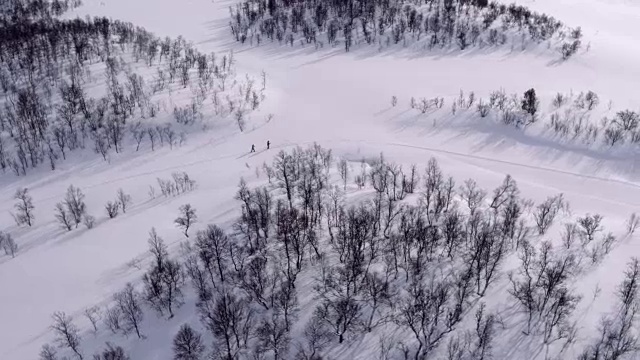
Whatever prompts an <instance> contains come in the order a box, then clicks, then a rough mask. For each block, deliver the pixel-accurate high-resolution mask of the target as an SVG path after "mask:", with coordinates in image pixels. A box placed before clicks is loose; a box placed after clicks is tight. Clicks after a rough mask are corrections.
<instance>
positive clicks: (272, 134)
mask: <svg viewBox="0 0 640 360" xmlns="http://www.w3.org/2000/svg"><path fill="white" fill-rule="evenodd" d="M234 3H235V1H233V0H216V1H209V0H185V1H173V0H157V1H147V0H144V1H142V0H141V1H125V0H84V5H82V6H81V7H79V8H77V9H74V10H73V11H71V12H69V13H67V14H65V16H66V17H68V18H73V17H76V16H79V17H84V16H86V15H89V16H106V17H110V18H113V19H120V20H124V21H129V22H132V23H133V24H135V25H138V26H142V27H144V28H146V29H147V30H149V31H151V32H153V33H155V34H156V35H158V36H161V37H164V36H170V37H173V38H175V37H178V36H182V37H183V38H184V39H186V40H187V41H190V42H193V43H194V45H195V47H196V48H197V49H198V50H200V51H202V52H204V53H208V52H212V51H213V52H216V53H220V54H222V53H224V52H225V51H229V50H233V54H234V58H235V61H236V66H237V68H238V73H239V74H244V73H248V74H250V75H251V76H253V77H255V78H256V79H259V78H260V76H261V72H262V71H264V72H265V73H266V75H267V76H266V89H267V90H266V94H267V96H266V100H265V101H264V102H263V104H262V106H261V108H260V110H258V111H257V112H254V113H251V114H250V115H248V116H249V117H248V119H247V129H246V130H245V131H244V132H242V133H241V132H239V131H237V127H235V125H234V124H233V122H231V123H230V124H227V125H224V126H223V125H221V126H219V127H217V126H213V128H212V129H208V130H205V131H195V132H193V133H190V134H189V136H188V138H187V141H186V143H185V144H184V145H182V146H180V147H176V148H175V149H173V150H169V149H168V148H167V147H164V148H162V149H160V150H157V151H154V152H151V151H149V149H147V148H146V147H145V148H144V149H143V151H142V152H140V153H138V152H133V150H131V151H125V152H123V153H122V154H117V155H113V157H112V158H111V159H110V161H109V162H106V161H103V160H102V157H100V156H99V155H95V156H89V155H87V156H78V157H75V158H70V160H67V161H65V162H61V163H60V164H59V165H58V168H57V169H56V170H55V171H49V170H48V169H47V168H46V166H43V168H42V169H37V170H36V171H33V172H32V173H28V174H27V175H26V176H19V177H17V176H14V175H13V174H11V173H6V174H3V175H1V177H0V183H1V184H2V187H1V188H0V213H2V214H4V215H3V216H2V217H0V225H1V226H2V228H3V229H5V231H6V232H10V233H11V234H12V236H13V237H14V238H15V239H16V241H17V243H18V245H19V246H20V250H19V253H18V255H17V256H16V257H15V258H10V257H9V256H3V257H1V258H0V288H2V291H1V292H0V358H2V359H12V360H13V359H16V360H23V359H24V360H26V359H34V358H36V357H37V355H38V352H39V351H40V346H41V345H42V344H44V343H48V342H50V341H51V340H52V338H53V335H52V333H51V331H50V329H49V326H50V325H51V323H52V320H51V315H52V314H53V313H54V312H55V311H64V312H66V313H67V314H69V315H72V316H73V317H74V319H76V323H77V324H78V325H79V326H80V328H81V333H82V338H83V342H82V348H83V349H84V352H85V358H88V357H89V354H92V353H94V352H96V351H99V350H101V349H102V348H103V345H104V342H105V341H106V340H109V341H112V342H113V343H115V344H118V345H121V346H123V347H124V348H125V350H126V351H127V353H128V354H129V356H130V357H131V359H169V358H171V356H172V355H171V354H172V350H171V341H172V339H173V336H174V335H175V333H176V332H177V331H178V328H179V327H180V325H182V324H183V323H185V322H189V323H191V324H192V326H193V327H194V328H196V329H198V330H199V331H201V332H202V333H203V334H204V333H206V330H205V329H204V327H203V326H202V325H200V324H199V321H198V314H197V312H196V310H195V305H194V304H195V298H196V295H195V293H194V291H191V290H190V291H188V292H187V296H186V297H187V299H186V304H185V306H183V307H182V308H180V309H179V310H178V311H176V316H175V317H174V318H172V319H170V320H165V319H164V318H158V317H156V316H155V314H154V313H153V312H152V311H151V310H148V313H146V316H145V321H144V322H143V325H142V332H143V333H144V334H145V335H146V339H143V340H138V339H137V337H136V336H135V335H129V336H128V337H124V336H122V335H110V334H109V333H108V330H106V329H101V330H100V331H99V332H98V334H96V335H94V334H92V333H91V331H90V326H91V325H90V324H89V322H88V321H87V320H86V319H84V318H83V316H82V312H83V310H84V309H86V308H88V307H91V306H94V305H103V304H106V303H108V302H110V301H111V298H112V294H113V293H115V292H116V291H119V290H120V289H122V288H123V287H124V285H125V284H126V283H127V282H133V283H134V284H139V283H140V279H141V277H142V274H143V273H144V270H145V268H146V267H147V265H148V263H150V262H151V261H152V260H151V257H150V256H149V255H147V253H148V250H147V248H148V245H147V238H148V232H149V230H150V229H151V228H152V227H155V228H156V230H157V232H158V234H160V235H161V236H162V237H163V238H164V239H165V240H166V242H167V243H168V244H169V247H170V252H171V254H175V256H178V254H179V249H178V245H179V243H180V242H182V241H184V236H183V235H182V233H181V231H180V230H179V229H177V228H176V227H175V225H174V219H175V218H176V216H177V210H178V207H179V206H180V205H182V204H187V203H189V204H191V205H192V206H193V207H194V208H196V209H197V211H198V215H199V222H198V223H197V224H196V225H194V229H193V230H192V232H193V233H195V231H197V230H202V229H204V228H205V227H206V224H217V225H219V226H221V227H223V228H225V229H231V225H232V223H233V222H234V220H235V219H236V218H237V217H238V216H239V215H240V206H239V201H237V200H235V199H234V195H235V193H236V190H237V185H238V182H239V179H240V177H243V178H245V179H246V180H247V182H249V183H250V184H251V185H252V186H253V185H256V186H257V185H262V184H265V183H266V182H267V179H266V175H265V174H264V173H263V172H262V170H261V169H262V165H263V163H265V162H266V163H270V162H271V161H272V159H273V157H274V155H275V153H276V152H277V151H279V150H281V149H282V150H287V151H289V150H292V149H293V148H294V147H295V146H301V147H307V146H309V145H312V144H313V143H317V144H319V145H321V146H322V147H324V148H327V149H332V151H333V154H334V156H335V157H339V158H344V159H347V160H349V161H350V162H351V164H352V168H353V173H354V174H355V173H357V172H358V169H359V166H360V161H361V159H363V158H365V159H368V160H371V159H376V158H378V157H379V154H380V153H383V154H384V158H385V159H386V160H388V161H392V162H395V163H397V164H402V165H403V166H404V168H405V169H408V168H410V166H411V164H416V165H417V166H418V168H419V169H423V168H425V167H426V166H427V163H428V161H429V159H430V158H431V157H434V158H436V159H437V161H438V163H439V165H440V167H441V168H442V169H443V171H444V173H446V174H448V175H451V176H453V177H454V178H455V179H457V180H458V184H461V183H462V182H463V180H464V179H467V178H473V179H475V180H476V181H477V182H478V184H479V185H480V186H481V187H483V188H485V189H493V188H495V187H497V186H498V185H499V184H500V183H501V182H502V181H503V179H504V177H505V175H506V174H510V175H511V176H513V178H514V179H516V181H517V182H518V186H519V188H520V191H521V193H522V195H523V196H524V197H525V198H529V199H532V200H533V201H535V202H536V203H539V202H542V201H544V199H545V198H547V197H548V196H550V195H555V194H558V193H562V194H564V198H565V199H566V200H567V201H568V202H569V203H570V204H571V214H572V216H582V215H584V214H587V213H592V214H593V213H599V214H601V215H603V217H604V221H603V224H604V225H605V227H606V229H607V231H611V232H612V233H613V234H614V235H615V236H616V237H617V238H618V239H619V241H618V243H617V244H616V246H615V247H614V248H613V249H612V250H611V251H610V253H609V254H607V255H606V256H605V257H603V259H602V260H601V261H600V262H599V263H598V264H597V266H594V267H592V268H590V269H589V270H587V271H585V272H584V273H582V274H580V276H579V278H578V279H576V280H575V284H572V285H574V286H575V288H576V291H577V292H578V293H579V294H581V295H582V296H583V299H582V301H581V302H580V303H579V305H578V307H577V309H576V310H575V312H574V315H573V317H572V318H573V319H575V320H579V324H578V333H577V338H576V339H575V341H574V343H573V344H572V347H571V349H570V350H568V351H567V352H564V353H562V354H561V355H557V354H553V356H559V358H576V357H577V356H578V354H579V353H580V352H581V351H582V350H583V348H584V347H585V346H587V345H588V344H590V343H592V341H593V339H594V338H596V337H597V336H598V330H597V327H598V325H599V321H600V317H601V316H602V315H603V314H606V313H609V312H610V311H612V310H613V308H614V306H615V301H616V295H615V292H616V289H617V286H618V284H619V283H620V282H621V281H622V279H623V276H624V270H625V269H626V266H627V263H628V261H629V260H630V259H631V258H632V257H634V256H640V248H639V246H638V245H637V240H638V239H637V235H635V236H633V235H632V236H627V235H626V230H625V222H626V221H627V219H628V218H629V215H630V214H631V213H633V212H636V211H638V209H639V205H640V181H639V180H640V168H638V154H637V144H635V145H632V144H624V145H623V146H620V147H611V146H605V145H602V144H591V145H584V144H575V143H572V142H569V141H566V140H563V139H558V138H555V137H554V136H553V135H552V134H550V133H549V131H548V129H545V128H544V127H543V125H541V124H540V125H539V126H538V124H536V126H532V128H531V129H527V131H526V132H524V131H522V130H520V129H514V128H513V127H509V126H506V125H503V124H501V123H499V121H494V122H491V121H481V120H480V119H479V118H476V117H473V116H472V115H468V116H467V115H465V114H464V113H463V114H462V115H457V116H453V115H451V112H450V103H451V102H452V101H455V99H457V98H458V95H459V93H460V91H461V89H462V90H464V91H465V93H467V94H468V93H469V92H471V91H473V92H475V94H476V95H477V96H478V97H481V98H485V99H487V98H488V97H489V95H490V93H491V92H492V91H495V90H498V89H501V88H502V89H505V91H506V92H507V93H518V94H522V93H523V92H524V91H526V90H527V89H529V88H535V90H536V92H537V93H538V95H539V96H540V98H541V112H542V113H543V114H546V115H547V116H549V115H550V114H551V112H552V110H551V109H552V105H551V102H552V98H553V96H554V95H555V94H556V93H557V92H562V93H567V94H568V93H570V92H573V93H575V94H577V93H579V92H581V91H585V92H586V91H587V90H592V91H594V92H596V93H597V94H598V95H599V96H600V98H601V105H600V107H599V109H598V110H597V111H599V112H598V113H597V114H602V115H594V119H595V120H594V121H599V117H600V116H610V117H611V116H613V115H614V114H615V112H616V111H618V110H623V109H632V110H633V109H637V101H638V98H637V90H636V89H637V82H638V79H640V65H639V64H640V46H638V45H637V41H635V34H637V33H638V30H640V22H639V21H638V20H639V19H640V6H639V5H638V4H635V3H633V2H631V1H622V0H616V1H614V0H610V1H608V0H583V1H562V2H560V1H551V0H535V1H521V0H518V1H517V3H520V4H522V5H525V6H527V7H530V8H532V9H533V10H536V11H541V12H545V13H548V14H551V15H553V16H554V17H556V18H558V19H560V20H561V21H563V22H565V23H567V24H569V25H571V26H581V27H582V30H583V33H584V38H583V49H581V50H580V51H579V52H578V54H576V55H575V56H574V57H572V58H571V59H569V60H567V61H561V60H559V54H558V53H557V52H553V51H551V52H548V51H542V50H541V51H535V52H528V51H520V50H518V49H502V50H495V51H491V52H482V53H480V52H474V51H473V50H469V51H467V52H455V53H430V52H427V51H426V52H424V53H416V52H415V51H403V50H402V49H397V51H396V50H389V49H387V50H384V51H381V52H377V51H371V49H366V48H362V49H361V48H355V49H353V50H352V51H351V52H349V53H345V52H344V50H343V49H342V48H341V47H337V48H324V49H319V50H316V49H314V48H313V47H312V46H305V47H299V46H297V47H287V46H286V45H270V44H267V45H261V46H257V47H256V46H251V45H249V44H239V43H237V42H235V41H234V40H233V38H232V37H231V35H230V30H229V26H228V23H229V7H230V6H233V5H234ZM240 78H242V76H240ZM392 96H396V97H397V99H398V104H397V105H396V106H392V105H391V98H392ZM412 97H415V98H416V99H419V98H423V97H424V98H427V99H430V98H435V97H443V98H445V100H446V104H445V107H444V108H443V109H441V110H437V111H433V112H428V113H426V114H422V113H420V112H419V111H417V110H415V109H411V108H410V107H409V103H410V99H411V98H412ZM609 101H611V102H612V107H611V109H610V110H607V109H606V107H607V106H606V103H608V102H609ZM460 111H461V112H462V110H460ZM472 112H473V111H470V113H472ZM270 114H272V115H273V116H272V117H271V116H270ZM267 140H269V141H270V143H271V144H272V145H271V149H270V150H266V149H265V146H266V141H267ZM252 144H255V145H256V148H257V152H256V154H249V149H250V147H251V145H252ZM175 171H185V172H187V173H188V174H189V176H190V177H192V178H193V179H195V180H196V181H197V188H196V189H195V190H193V191H191V192H187V193H185V194H182V195H180V196H179V197H175V198H171V197H170V198H163V197H161V196H157V197H155V198H151V197H150V196H149V194H148V191H149V186H150V185H154V186H155V185H156V179H157V178H167V177H169V176H170V175H171V173H173V172H175ZM257 173H259V176H257V175H256V174H257ZM70 184H73V185H75V186H77V187H79V188H81V189H82V190H83V192H84V193H85V195H86V203H87V207H88V209H89V211H90V212H91V213H93V214H94V216H96V218H97V224H96V226H95V228H93V229H91V230H85V229H83V230H74V231H73V232H66V231H63V230H61V229H60V228H59V226H58V224H57V223H56V221H55V219H54V217H53V209H54V206H55V204H56V202H58V201H60V200H61V199H62V198H63V196H64V193H65V191H66V189H67V187H68V186H69V185H70ZM18 187H26V188H28V189H29V191H30V193H31V195H32V196H33V198H34V203H35V207H36V210H35V217H36V219H37V223H36V225H35V226H33V227H31V228H24V227H17V226H16V225H15V224H14V221H13V219H12V217H11V216H10V214H9V212H10V211H13V204H14V200H13V195H14V193H15V190H16V189H17V188H18ZM120 188H122V189H124V190H125V191H126V192H127V193H129V194H131V195H132V197H133V202H132V206H131V209H130V210H128V211H127V213H126V214H121V215H120V216H118V217H117V218H115V219H107V218H106V215H105V214H104V210H103V207H104V204H105V203H106V202H107V201H109V200H112V199H113V197H114V196H115V194H116V191H117V190H118V189H120ZM360 193H361V192H359V190H358V188H357V187H356V186H355V185H354V184H353V181H350V182H349V184H348V189H347V194H348V195H349V198H351V197H353V198H354V200H357V198H358V196H360ZM558 223H560V222H558ZM552 233H553V234H554V235H549V236H550V237H555V238H556V239H558V238H559V233H560V226H559V225H558V226H557V229H556V228H555V227H554V231H552ZM554 241H559V240H554ZM134 259H138V261H137V262H135V261H134V262H132V260H134ZM514 261H515V260H514ZM134 263H136V264H137V263H139V264H141V265H140V266H141V267H142V270H140V269H138V268H136V266H133V265H132V264H134ZM506 266H507V267H510V268H513V266H511V265H506ZM299 282H300V284H299V286H298V294H299V299H300V300H299V301H300V306H301V308H302V309H303V311H301V316H300V318H301V321H304V320H305V319H308V318H309V317H310V313H311V312H312V311H313V308H312V307H311V305H309V304H308V303H306V302H305V301H304V299H309V298H311V297H313V294H312V293H313V287H312V285H311V282H312V276H311V275H307V276H305V277H301V278H300V279H299ZM508 286H510V285H509V283H508V282H507V276H506V275H505V274H503V275H502V280H501V281H499V282H498V283H497V285H496V289H492V291H490V292H489V294H488V295H487V298H486V302H487V303H488V304H489V307H490V308H491V309H494V310H496V311H498V310H499V309H501V308H502V307H505V306H506V305H505V304H507V303H508V294H507V292H506V290H507V287H508ZM474 311H475V310H474ZM471 317H473V315H470V316H469V318H471ZM471 321H472V320H471ZM464 324H465V325H464V326H463V328H468V329H472V328H473V323H472V322H469V321H466V322H465V323H464ZM500 331H502V332H501V333H499V334H501V335H499V338H498V339H496V343H495V345H494V349H493V358H496V359H523V358H539V359H542V358H545V353H544V351H540V350H539V348H538V347H537V344H532V345H531V346H530V347H528V346H527V345H522V344H524V343H526V340H522V336H521V335H520V334H519V332H520V330H519V329H516V328H509V327H508V326H507V327H506V328H505V329H502V330H500ZM378 335H385V336H389V337H390V338H393V336H394V335H395V336H398V337H400V336H406V334H403V333H398V334H393V333H391V334H389V333H385V332H384V331H382V330H381V331H380V332H379V333H377V332H374V333H373V334H367V335H364V336H363V337H359V338H357V339H356V340H353V341H352V342H350V343H347V344H337V342H334V343H332V344H331V345H330V346H329V350H327V351H326V354H325V356H326V357H327V358H331V359H351V358H358V359H372V358H377V357H378V355H379V353H380V350H379V347H378V343H379V341H380V340H379V336H378ZM207 336H208V335H207ZM296 336H297V335H296ZM294 338H295V336H294ZM207 339H209V338H208V337H207ZM516 341H517V344H519V345H520V346H515V347H513V346H512V345H513V344H514V342H516ZM208 342H209V341H207V344H208ZM532 343H535V342H534V341H532ZM445 345H446V344H445ZM445 345H442V347H446V346H445ZM554 351H558V349H555V348H554ZM62 352H64V350H62ZM65 354H66V353H65ZM67 355H69V354H67ZM69 356H70V355H69ZM443 356H444V355H443ZM636 356H637V355H636ZM392 358H396V357H392ZM443 358H444V357H443Z"/></svg>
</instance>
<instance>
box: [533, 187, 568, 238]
mask: <svg viewBox="0 0 640 360" xmlns="http://www.w3.org/2000/svg"><path fill="white" fill-rule="evenodd" d="M565 206H566V205H565V201H564V199H563V197H562V194H559V195H556V196H552V197H548V198H547V199H546V200H545V201H544V202H543V203H541V204H539V205H538V207H537V208H536V211H535V213H534V214H533V216H534V218H535V221H536V225H537V226H538V234H540V235H544V234H545V233H546V232H547V230H548V229H549V227H550V226H551V225H552V224H553V221H554V220H555V218H556V215H557V214H558V212H559V211H561V210H562V209H563V208H565Z"/></svg>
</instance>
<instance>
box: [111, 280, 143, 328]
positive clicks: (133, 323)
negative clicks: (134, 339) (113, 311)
mask: <svg viewBox="0 0 640 360" xmlns="http://www.w3.org/2000/svg"><path fill="white" fill-rule="evenodd" d="M113 299H114V300H115V302H116V304H117V306H118V308H120V316H121V319H122V326H123V327H122V329H123V331H124V332H125V333H129V332H131V331H133V330H135V332H136V335H138V338H142V334H141V333H140V323H141V322H142V319H143V317H144V313H143V312H142V306H141V305H142V304H141V302H140V294H138V292H136V290H135V289H134V288H133V285H131V283H128V284H127V285H126V286H125V288H124V289H123V290H122V291H120V292H118V293H116V294H114V296H113Z"/></svg>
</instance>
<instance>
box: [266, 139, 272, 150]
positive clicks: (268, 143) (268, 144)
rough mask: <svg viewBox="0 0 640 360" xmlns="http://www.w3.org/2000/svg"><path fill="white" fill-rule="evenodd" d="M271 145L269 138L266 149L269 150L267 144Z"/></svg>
mask: <svg viewBox="0 0 640 360" xmlns="http://www.w3.org/2000/svg"><path fill="white" fill-rule="evenodd" d="M270 145H271V143H270V142H269V140H267V150H269V146H270Z"/></svg>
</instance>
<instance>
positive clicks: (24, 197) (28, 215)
mask: <svg viewBox="0 0 640 360" xmlns="http://www.w3.org/2000/svg"><path fill="white" fill-rule="evenodd" d="M13 198H14V199H15V200H18V202H17V203H16V204H15V205H14V206H13V207H14V208H15V209H16V211H17V213H16V214H15V215H14V218H15V220H16V223H17V224H18V225H24V224H26V225H29V226H31V225H33V221H34V220H35V216H34V215H33V209H34V208H35V206H33V198H32V197H31V195H29V190H28V189H27V188H20V189H18V190H16V193H15V195H14V196H13Z"/></svg>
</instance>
